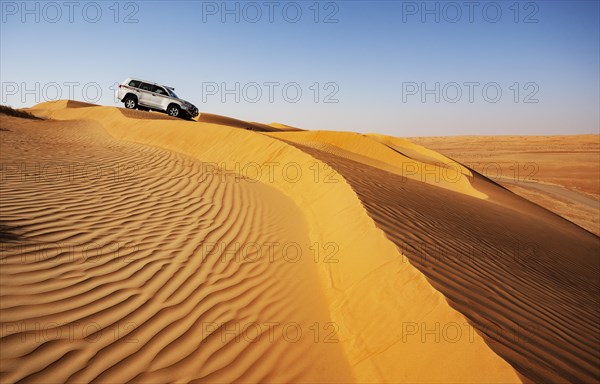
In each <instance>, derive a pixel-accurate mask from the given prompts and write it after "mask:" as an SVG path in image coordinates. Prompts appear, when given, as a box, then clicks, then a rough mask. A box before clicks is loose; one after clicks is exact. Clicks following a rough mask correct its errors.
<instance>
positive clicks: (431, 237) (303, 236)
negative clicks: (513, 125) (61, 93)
mask: <svg viewBox="0 0 600 384" xmlns="http://www.w3.org/2000/svg"><path fill="white" fill-rule="evenodd" d="M30 112H32V113H34V114H35V115H37V116H39V117H45V118H49V119H51V120H43V121H32V120H31V121H29V120H24V119H18V118H10V117H0V122H1V124H2V129H3V130H2V131H0V135H1V137H2V141H1V143H2V147H1V150H2V164H3V168H2V178H3V180H2V186H1V191H0V192H1V194H0V202H1V205H2V214H1V218H0V221H1V222H0V224H1V225H2V227H1V228H2V232H3V233H2V239H5V240H4V241H3V250H2V255H1V259H0V263H2V268H1V271H0V277H1V279H0V298H1V300H0V308H1V312H0V323H1V324H0V325H1V329H2V334H1V335H0V337H1V338H0V343H1V344H0V345H2V348H1V350H0V367H1V368H0V373H1V375H2V376H1V380H2V381H3V382H16V381H19V380H23V381H31V382H35V381H43V382H49V381H72V382H82V381H91V380H95V381H98V382H121V381H136V382H167V381H169V382H174V381H177V382H189V381H199V382H202V381H203V382H230V381H243V382H283V381H286V382H287V381H293V382H336V381H337V382H394V383H398V382H410V383H416V382H422V383H433V382H439V383H458V382H468V383H482V382H496V383H509V382H521V381H522V380H537V381H545V380H567V381H590V380H593V379H594V378H595V377H598V374H599V373H598V365H597V363H598V339H597V334H598V332H597V331H598V327H599V322H598V317H599V314H598V309H597V308H598V305H597V304H598V297H597V295H595V293H597V292H596V291H597V287H598V273H599V271H598V265H597V259H596V257H595V252H596V251H597V250H598V247H599V244H598V241H599V240H598V238H597V237H595V236H593V235H591V234H590V233H588V232H586V231H583V230H581V229H580V228H579V227H577V226H575V225H573V224H571V223H569V222H567V221H566V220H564V219H561V218H560V217H558V216H556V215H554V214H552V213H550V212H548V211H546V210H543V209H541V208H539V207H537V206H535V205H533V204H531V203H529V202H527V201H525V200H523V199H521V198H519V197H518V196H515V195H514V194H512V193H510V192H508V191H506V190H504V189H502V188H500V187H498V186H497V185H496V184H494V183H491V182H489V181H488V180H486V179H484V178H482V177H480V176H478V175H477V174H476V173H474V172H471V170H470V169H468V168H466V167H464V166H461V165H457V164H456V163H455V162H454V161H453V160H451V159H450V158H447V157H445V156H444V155H441V154H439V153H436V152H434V151H432V150H428V149H425V148H423V147H421V146H418V145H415V144H412V143H410V142H408V141H405V140H402V139H396V138H390V137H385V136H381V135H358V134H351V133H334V132H298V131H288V130H287V129H286V126H283V125H275V124H272V125H270V126H267V125H264V124H259V123H248V122H242V121H240V120H236V119H230V118H226V117H222V116H216V115H208V114H203V115H201V116H200V118H199V121H198V122H194V121H190V122H187V121H181V120H174V119H171V118H169V117H168V116H164V115H160V114H157V113H146V112H139V111H127V110H124V109H120V108H112V107H99V106H91V105H85V104H80V103H73V102H68V101H60V102H53V103H44V104H40V105H38V106H36V107H34V108H32V109H30ZM249 127H250V128H249ZM265 127H271V128H272V131H271V130H270V129H267V128H265ZM240 128H241V129H240ZM288 128H289V127H288ZM252 130H255V131H260V132H252ZM276 130H279V132H277V131H276ZM20 164H26V166H27V167H26V168H22V167H20ZM36 164H37V165H42V167H41V168H37V169H36V168H35V165H36ZM407 167H408V168H407ZM69 168H74V169H75V171H73V172H74V173H75V175H73V176H72V175H71V173H69V172H67V171H62V172H60V173H58V172H59V170H63V169H67V170H68V169H69ZM65 172H66V173H65ZM57 173H58V176H56V174H57ZM36 176H37V177H36ZM450 176H451V178H450ZM64 244H67V245H66V246H65V245H64ZM223 244H224V246H223ZM274 244H277V246H276V247H275V248H273V246H274ZM520 244H525V245H529V244H535V245H536V246H537V248H535V249H536V252H534V253H533V254H532V253H531V249H530V248H527V247H525V250H524V251H523V252H524V253H520V252H521V249H520V248H515V247H516V246H518V245H520ZM215 245H216V247H215ZM286 246H287V248H286ZM284 249H285V251H284ZM515 250H517V251H518V252H517V253H516V254H515ZM269 251H273V252H272V253H270V252H269ZM90 253H91V255H92V256H90ZM258 256H262V257H258ZM467 256H471V257H467ZM594 290H596V291H594ZM267 324H270V325H269V326H267ZM257 325H258V326H260V327H259V328H258V329H259V332H258V333H257V334H256V337H255V338H253V336H255V331H256V329H257ZM492 325H493V326H494V327H496V328H492V330H490V327H491V326H492ZM298 329H300V330H301V331H302V334H301V335H300V336H298V337H297V340H296V336H297V332H294V331H295V330H298ZM497 329H500V330H502V331H505V332H509V331H515V332H513V333H515V334H516V335H517V336H518V337H513V338H511V337H509V336H508V335H507V333H505V332H501V333H500V334H499V335H495V334H494V330H497ZM90 330H91V331H90ZM523 334H525V336H526V337H525V336H523Z"/></svg>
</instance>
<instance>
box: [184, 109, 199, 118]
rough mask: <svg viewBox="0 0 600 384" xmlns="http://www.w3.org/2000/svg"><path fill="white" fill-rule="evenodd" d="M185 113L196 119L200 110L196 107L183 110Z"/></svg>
mask: <svg viewBox="0 0 600 384" xmlns="http://www.w3.org/2000/svg"><path fill="white" fill-rule="evenodd" d="M183 110H184V111H185V113H187V114H188V115H190V116H191V117H196V116H198V113H199V112H198V108H196V107H192V108H187V109H183Z"/></svg>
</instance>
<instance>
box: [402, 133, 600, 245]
mask: <svg viewBox="0 0 600 384" xmlns="http://www.w3.org/2000/svg"><path fill="white" fill-rule="evenodd" d="M410 140H411V141H413V142H415V143H418V144H421V145H423V146H426V147H428V148H431V149H433V150H436V151H439V152H441V153H443V154H445V155H447V156H448V157H451V158H452V159H454V160H456V161H457V162H460V163H462V164H465V165H466V166H468V167H470V168H472V169H473V170H475V171H477V172H479V173H482V174H484V175H485V176H487V177H489V178H491V179H492V180H494V181H496V182H498V183H499V184H501V185H502V186H504V187H506V188H508V189H509V190H511V191H512V192H514V193H516V194H518V195H520V196H522V197H524V198H526V199H528V200H530V201H532V202H534V203H536V204H539V205H541V206H542V207H544V208H546V209H549V210H550V211H552V212H554V213H556V214H558V215H560V216H562V217H564V218H566V219H568V220H570V221H572V222H574V223H576V224H577V225H579V226H580V227H582V228H585V229H587V230H588V231H590V232H592V233H594V234H596V235H599V236H600V135H572V136H456V137H416V138H411V139H410Z"/></svg>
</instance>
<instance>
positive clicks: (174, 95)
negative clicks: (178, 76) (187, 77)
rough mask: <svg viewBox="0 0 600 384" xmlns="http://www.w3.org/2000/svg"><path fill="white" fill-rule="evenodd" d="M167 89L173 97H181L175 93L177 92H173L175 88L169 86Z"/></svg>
mask: <svg viewBox="0 0 600 384" xmlns="http://www.w3.org/2000/svg"><path fill="white" fill-rule="evenodd" d="M167 91H168V92H169V93H170V94H171V96H173V97H176V98H178V99H179V96H177V95H176V94H175V92H173V90H172V89H169V88H167Z"/></svg>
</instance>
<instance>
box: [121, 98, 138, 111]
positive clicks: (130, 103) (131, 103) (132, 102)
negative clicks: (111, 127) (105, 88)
mask: <svg viewBox="0 0 600 384" xmlns="http://www.w3.org/2000/svg"><path fill="white" fill-rule="evenodd" d="M123 104H125V108H127V109H136V108H137V105H138V103H137V100H136V99H135V98H133V97H128V98H126V99H125V100H124V101H123Z"/></svg>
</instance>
